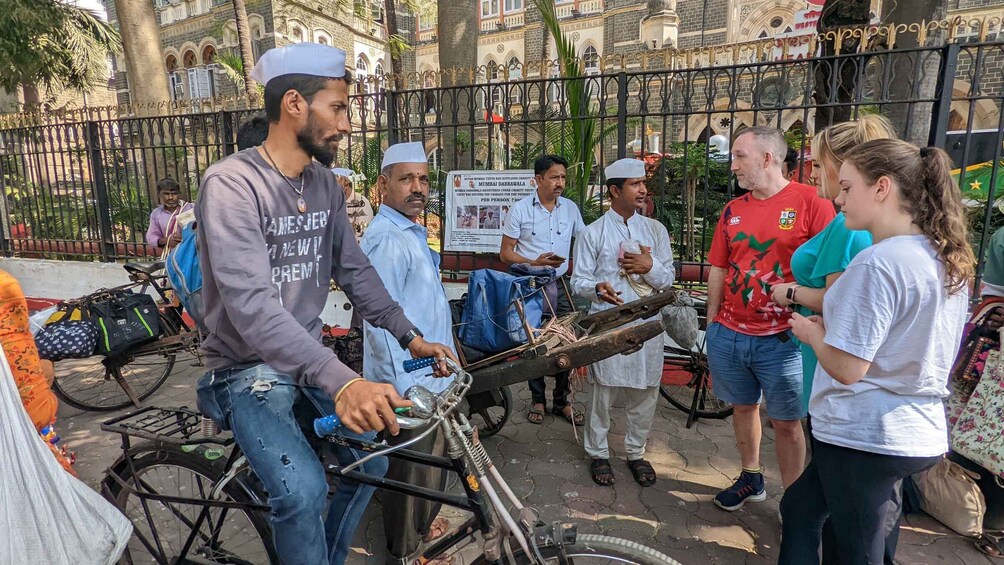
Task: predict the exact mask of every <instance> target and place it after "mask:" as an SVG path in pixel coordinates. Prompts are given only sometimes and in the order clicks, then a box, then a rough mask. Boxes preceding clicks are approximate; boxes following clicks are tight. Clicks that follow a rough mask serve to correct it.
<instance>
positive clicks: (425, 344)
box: [408, 336, 460, 377]
mask: <svg viewBox="0 0 1004 565" xmlns="http://www.w3.org/2000/svg"><path fill="white" fill-rule="evenodd" d="M408 351H409V352H411V356H412V357H414V358H415V359H419V358H421V357H435V358H436V359H443V358H449V359H452V360H453V361H455V362H456V363H457V364H460V361H458V360H457V357H456V355H454V354H453V350H451V349H450V348H449V347H447V346H445V345H443V344H442V343H435V342H429V341H425V339H424V338H423V337H422V336H418V337H416V338H415V339H413V340H411V343H409V344H408ZM432 374H433V375H434V376H437V377H447V376H449V375H450V368H449V367H447V366H446V362H445V361H440V362H439V363H437V364H436V365H434V366H433V373H432Z"/></svg>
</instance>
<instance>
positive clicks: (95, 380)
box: [52, 262, 200, 412]
mask: <svg viewBox="0 0 1004 565" xmlns="http://www.w3.org/2000/svg"><path fill="white" fill-rule="evenodd" d="M123 268H124V269H125V270H126V272H127V273H129V280H130V281H131V282H130V283H129V284H126V285H122V286H118V287H115V288H111V289H103V290H99V291H97V292H96V293H94V294H91V295H89V296H86V297H83V298H79V299H76V300H69V301H65V302H64V303H63V305H64V306H66V307H69V308H73V306H74V305H75V304H80V303H82V302H84V301H85V300H87V301H93V300H95V299H100V298H101V297H103V296H107V295H109V294H113V293H117V292H122V291H136V292H140V293H145V292H146V291H147V290H148V289H150V288H152V289H153V290H154V291H155V292H156V293H157V295H158V296H159V297H160V299H161V300H162V301H163V303H164V304H168V306H165V307H163V308H162V309H161V310H160V337H159V338H158V339H156V340H155V341H153V342H149V343H144V344H141V345H137V346H134V347H130V348H128V349H126V350H125V351H122V352H121V353H117V354H115V355H110V356H101V355H94V356H91V357H87V358H84V359H65V360H63V361H58V362H57V363H56V364H55V371H56V379H55V381H54V382H53V384H52V388H53V390H54V391H55V393H56V394H57V395H58V396H59V398H60V399H61V400H63V401H64V402H65V403H66V404H69V405H70V406H73V407H74V408H78V409H80V410H88V411H95V412H108V411H112V410H118V409H121V408H125V407H127V406H130V405H132V406H135V407H137V408H139V407H140V406H142V401H143V400H145V399H146V398H148V397H149V396H150V395H152V394H153V393H155V392H157V389H159V388H160V387H161V386H162V385H163V384H164V381H166V380H167V377H168V376H170V374H171V371H172V370H173V369H174V364H175V361H176V360H177V356H178V354H180V353H185V352H188V353H191V354H193V355H196V356H198V354H199V353H198V352H199V343H200V336H199V332H198V331H197V330H196V329H195V328H194V327H192V326H190V325H189V324H188V322H186V321H185V319H184V316H183V315H182V314H183V310H182V308H181V307H180V306H171V305H170V302H171V300H170V298H169V296H168V292H167V291H168V290H169V287H168V285H167V282H166V281H167V276H166V275H163V274H160V275H158V274H156V273H157V272H159V271H163V269H164V263H163V262H155V263H126V264H125V265H123Z"/></svg>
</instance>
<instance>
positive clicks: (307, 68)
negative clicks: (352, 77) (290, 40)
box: [251, 43, 345, 84]
mask: <svg viewBox="0 0 1004 565" xmlns="http://www.w3.org/2000/svg"><path fill="white" fill-rule="evenodd" d="M292 74H300V75H311V76H316V77H326V78H341V77H343V76H345V51H342V50H341V49H339V48H337V47H331V46H328V45H321V44H320V43H294V44H292V45H287V46H285V47H276V48H274V49H269V50H268V51H266V52H265V54H264V55H262V56H261V58H259V59H258V63H256V64H255V66H254V68H253V69H251V78H253V79H254V80H256V81H258V82H259V83H261V84H268V81H270V80H272V79H274V78H275V77H279V76H282V75H292Z"/></svg>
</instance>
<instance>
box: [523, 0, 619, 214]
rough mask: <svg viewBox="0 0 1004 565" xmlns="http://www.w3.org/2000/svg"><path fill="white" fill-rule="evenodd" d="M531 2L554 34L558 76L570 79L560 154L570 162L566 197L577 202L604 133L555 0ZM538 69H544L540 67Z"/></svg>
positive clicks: (584, 191)
mask: <svg viewBox="0 0 1004 565" xmlns="http://www.w3.org/2000/svg"><path fill="white" fill-rule="evenodd" d="M533 3H534V4H535V5H536V6H537V9H538V10H540V15H541V19H542V20H543V22H544V27H545V28H546V29H547V31H548V32H549V33H550V35H551V36H552V37H554V45H555V49H556V51H557V53H558V62H559V65H560V69H561V76H562V78H564V79H570V80H566V81H564V82H565V85H564V86H565V98H566V99H567V101H568V115H569V116H570V120H569V121H570V122H571V130H572V131H571V145H570V147H568V144H567V143H562V146H563V148H564V147H568V149H567V150H566V151H563V152H562V153H563V154H564V157H565V158H566V159H568V161H569V165H570V166H569V170H568V187H569V189H570V190H569V193H570V195H572V196H569V197H570V198H573V197H574V196H578V198H579V201H580V202H585V201H586V199H587V197H588V193H589V177H590V175H591V174H592V171H593V162H594V160H595V158H596V153H595V151H596V147H597V145H598V143H599V141H600V139H601V138H602V137H603V135H605V133H604V132H599V133H597V131H596V125H597V122H596V119H595V118H594V115H595V114H594V112H593V111H592V109H591V108H590V107H589V102H590V98H591V96H590V93H589V89H588V88H587V86H588V85H587V83H586V80H587V79H586V76H585V73H584V72H583V68H582V62H581V61H579V59H578V58H577V56H576V52H575V43H574V42H573V41H572V38H571V37H570V36H567V35H565V33H564V32H563V31H562V30H561V23H560V22H559V20H558V13H557V11H556V10H555V7H554V0H533ZM545 48H546V47H545ZM541 71H542V72H543V69H541Z"/></svg>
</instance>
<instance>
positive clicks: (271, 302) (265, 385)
mask: <svg viewBox="0 0 1004 565" xmlns="http://www.w3.org/2000/svg"><path fill="white" fill-rule="evenodd" d="M251 76H252V77H253V78H254V79H255V80H257V81H258V82H260V83H261V84H264V85H265V112H266V115H267V117H268V120H269V132H268V137H267V138H266V140H265V142H264V143H263V144H262V145H261V146H259V147H254V148H250V149H247V150H244V151H241V152H239V153H237V154H235V155H232V156H230V157H227V158H226V159H223V160H221V161H219V162H217V163H216V164H214V165H213V166H211V167H210V168H209V169H208V170H207V171H206V174H205V177H204V179H203V181H202V186H201V188H200V190H199V198H198V201H197V203H196V212H195V214H196V221H197V230H198V249H199V260H200V263H201V265H202V272H203V288H202V293H203V298H204V301H205V308H206V327H207V328H208V331H209V333H208V336H207V337H206V339H205V340H204V341H203V346H202V347H203V353H204V356H205V362H206V367H207V368H208V369H210V371H209V373H207V374H206V375H205V376H204V377H203V378H202V379H201V380H200V381H199V407H200V409H201V410H203V411H204V412H205V413H208V414H209V415H210V416H211V417H213V419H214V420H216V421H217V422H218V423H219V424H220V425H221V426H222V427H224V428H225V429H229V430H232V431H233V434H234V438H235V440H236V441H237V444H238V445H239V446H240V447H241V449H242V450H243V451H244V454H245V455H246V456H247V459H248V462H249V463H250V465H251V468H252V469H253V470H254V471H255V474H256V475H257V476H258V477H259V479H261V481H262V484H263V486H264V487H265V489H266V490H267V491H268V493H269V504H270V506H271V508H272V511H271V513H270V515H269V519H270V522H271V524H272V530H273V538H274V541H275V549H276V552H277V554H278V556H279V559H280V561H281V562H282V563H283V564H285V565H294V564H304V565H319V564H330V565H340V564H341V563H343V562H344V560H345V557H346V554H347V551H348V544H349V543H350V542H351V541H352V534H353V532H354V531H355V528H356V525H357V524H358V522H359V519H360V518H361V517H362V513H363V511H364V510H365V507H366V505H367V504H368V502H369V499H370V496H371V495H372V492H373V488H372V487H366V486H362V485H359V484H357V483H355V482H353V481H346V480H342V481H340V482H339V485H338V487H337V488H336V491H335V494H334V497H333V499H332V501H331V504H330V507H329V508H328V511H327V517H326V518H325V517H324V514H325V506H326V499H327V493H328V486H327V482H326V480H325V474H324V468H323V466H322V464H321V462H320V460H319V458H318V455H317V453H316V452H315V451H314V449H313V448H312V447H311V444H310V443H309V442H308V437H309V436H312V435H313V432H312V431H310V430H309V426H303V424H309V423H311V422H312V421H313V418H314V417H317V416H320V415H323V414H330V413H336V414H338V416H339V417H340V418H341V420H342V423H343V426H344V427H345V428H348V430H351V432H349V431H348V430H346V433H345V434H344V435H347V436H352V435H353V434H355V435H356V436H357V437H361V438H364V439H370V440H372V438H373V435H374V434H373V433H372V431H373V430H376V431H381V430H387V431H388V432H389V433H390V434H393V435H396V434H397V433H398V426H397V422H396V419H395V416H394V411H393V409H394V408H395V407H403V406H408V405H409V403H408V402H407V401H405V400H403V399H402V398H401V397H400V396H399V395H398V394H397V392H396V391H395V390H394V387H393V386H391V385H388V384H381V383H377V382H368V381H365V380H363V379H361V378H360V377H359V375H357V374H355V373H354V372H353V371H352V370H351V369H349V368H348V367H346V366H345V365H344V364H343V363H342V362H341V361H339V360H338V358H337V357H335V355H334V353H333V352H332V351H331V350H330V349H328V348H326V347H324V346H323V345H321V343H320V331H321V320H320V318H319V316H320V313H321V310H322V309H323V308H324V304H325V300H326V297H327V294H328V288H329V280H330V279H331V278H334V279H335V281H336V282H337V283H338V285H339V286H340V287H341V288H342V289H343V290H344V291H345V293H346V294H347V295H348V297H349V299H350V300H351V301H352V303H353V304H354V305H355V307H356V308H357V309H358V310H359V312H360V313H361V314H362V317H363V318H364V319H365V320H366V321H367V322H369V323H370V324H372V325H373V326H376V327H380V328H383V329H385V330H387V331H388V332H389V333H390V334H391V335H393V336H394V337H395V338H396V339H397V340H398V343H399V344H400V346H401V347H402V348H403V349H407V350H408V351H409V353H410V354H411V355H412V356H413V357H427V356H435V357H437V358H440V359H441V358H444V357H451V358H453V357H454V355H453V353H452V351H451V350H450V348H448V347H446V346H445V345H442V344H438V343H430V342H426V341H425V339H424V338H423V337H422V334H421V332H419V331H418V330H417V328H416V327H415V325H414V324H412V323H411V322H410V321H409V320H408V319H407V318H406V317H405V315H404V311H403V310H402V308H401V307H400V306H399V305H398V304H397V303H396V302H394V300H392V299H391V297H390V296H389V295H388V293H387V291H386V290H385V289H384V286H383V284H382V283H381V280H380V277H379V275H378V274H377V272H376V271H375V270H374V269H373V267H372V266H371V265H370V263H369V261H368V260H367V259H366V256H365V255H364V254H363V253H362V251H361V250H360V249H359V246H358V244H357V243H356V240H355V234H354V232H353V229H352V225H351V224H350V222H349V219H348V216H347V214H346V209H345V195H344V192H343V191H342V189H341V187H340V186H338V184H337V183H336V181H335V177H334V175H332V174H331V172H330V171H329V170H328V168H327V167H328V166H330V163H331V161H332V160H333V157H334V154H335V151H336V150H337V148H338V143H339V141H340V140H341V139H342V137H343V136H344V135H347V134H349V133H350V132H351V128H350V126H349V121H348V116H347V113H346V111H347V109H348V79H347V78H346V77H345V53H344V52H343V51H342V50H340V49H337V48H334V47H327V46H323V45H319V44H314V43H300V44H294V45H290V46H287V47H282V48H277V49H272V50H270V51H268V52H266V53H265V54H264V55H263V56H262V57H261V59H260V60H259V61H258V63H257V64H256V65H255V68H254V70H253V71H252V74H251ZM437 374H440V375H444V374H446V367H445V363H441V364H440V366H439V367H438V368H437ZM335 456H336V457H337V458H338V460H339V462H340V463H341V464H342V465H346V464H348V463H350V462H352V461H355V460H356V459H357V458H358V457H359V454H358V453H357V452H355V451H354V450H351V449H348V448H335ZM386 468H387V462H386V460H384V459H382V458H378V459H376V460H373V461H372V464H371V465H368V466H365V467H364V469H363V471H364V472H367V473H369V474H375V475H382V474H383V473H385V472H386Z"/></svg>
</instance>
